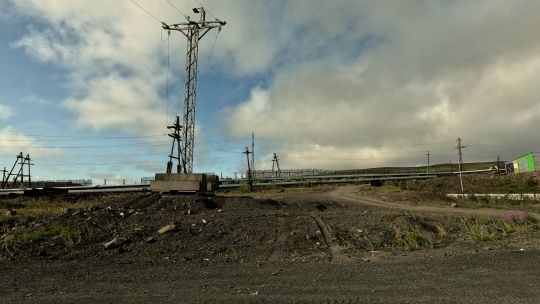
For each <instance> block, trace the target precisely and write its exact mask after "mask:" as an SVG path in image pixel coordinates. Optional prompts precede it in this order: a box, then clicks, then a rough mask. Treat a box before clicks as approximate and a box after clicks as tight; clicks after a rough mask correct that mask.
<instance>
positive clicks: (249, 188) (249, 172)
mask: <svg viewBox="0 0 540 304" xmlns="http://www.w3.org/2000/svg"><path fill="white" fill-rule="evenodd" d="M243 153H244V154H245V155H246V158H247V165H248V172H247V174H248V175H247V179H248V191H249V192H252V191H253V179H252V177H251V166H250V165H249V154H251V153H252V152H250V151H249V149H248V147H246V151H245V152H243Z"/></svg>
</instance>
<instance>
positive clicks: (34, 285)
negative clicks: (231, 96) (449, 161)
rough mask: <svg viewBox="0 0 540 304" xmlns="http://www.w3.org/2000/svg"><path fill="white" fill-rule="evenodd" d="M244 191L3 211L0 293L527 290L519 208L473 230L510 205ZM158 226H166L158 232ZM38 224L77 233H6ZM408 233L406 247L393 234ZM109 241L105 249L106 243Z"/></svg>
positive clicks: (503, 297)
mask: <svg viewBox="0 0 540 304" xmlns="http://www.w3.org/2000/svg"><path fill="white" fill-rule="evenodd" d="M253 196H254V197H255V198H253V197H248V196H242V195H239V194H226V195H224V194H222V195H218V196H216V197H196V196H162V195H159V194H122V195H113V194H109V195H103V196H96V197H92V198H91V199H92V200H95V201H96V202H97V203H96V204H95V206H90V207H85V208H73V209H68V210H66V211H65V212H62V214H60V215H56V216H48V217H41V218H26V219H25V220H24V221H21V222H17V221H14V220H13V219H11V220H10V219H9V218H6V217H4V218H3V223H0V226H2V230H1V232H0V233H1V235H0V237H1V238H2V239H1V241H0V245H1V248H0V256H2V257H3V258H2V259H1V260H0V303H20V302H25V303H27V302H30V303H59V302H63V303H96V302H99V303H119V302H123V303H149V302H151V303H155V302H160V303H161V302H166V303H179V302H182V303H365V302H367V303H509V302H512V303H537V302H538V301H539V300H540V290H539V289H538V288H537V287H538V286H539V284H540V276H539V275H538V274H539V273H540V266H539V263H538V256H539V255H538V254H539V253H540V234H539V230H538V222H537V221H535V220H534V218H528V217H526V215H527V214H524V215H523V217H521V218H522V219H523V220H520V221H521V222H516V223H514V222H512V223H510V224H508V225H514V226H512V227H511V228H513V229H514V230H512V231H509V232H505V234H504V235H501V234H497V235H498V237H496V238H494V239H490V240H486V241H478V240H474V239H472V238H471V236H470V234H469V233H468V230H467V229H468V228H470V227H477V226H479V225H480V224H479V222H478V217H479V216H481V217H482V218H492V217H494V218H496V220H497V221H504V219H505V215H506V214H507V213H508V212H513V211H511V210H497V212H496V213H491V212H484V211H482V213H481V214H479V213H478V210H475V209H470V210H469V211H467V210H468V209H459V208H457V209H456V208H450V207H448V206H440V207H437V206H433V205H432V206H423V207H420V208H419V207H418V205H417V204H413V203H403V202H392V201H384V200H381V199H380V198H374V197H369V196H367V195H366V190H365V186H352V187H351V186H346V187H337V188H327V187H317V188H307V189H292V190H286V191H283V190H275V191H265V192H259V193H255V194H253ZM57 199H58V198H54V197H53V198H49V200H50V202H51V204H54V202H55V200H57ZM63 199H66V198H65V197H64V198H63ZM67 199H71V200H73V201H74V202H75V201H77V200H78V199H80V198H77V197H71V198H69V197H68V198H67ZM85 199H90V198H85ZM3 200H4V201H0V206H8V205H9V206H16V205H17V204H22V205H24V204H25V202H26V201H27V200H36V199H35V198H34V199H33V198H19V199H3ZM456 210H461V211H459V212H456ZM463 210H465V211H463ZM487 211H489V210H487ZM482 223H484V222H482ZM486 223H487V224H485V225H488V226H489V225H494V224H493V223H495V222H493V223H492V222H486ZM169 224H174V225H175V227H176V230H175V231H174V232H171V233H167V234H164V235H160V234H158V233H157V231H158V230H159V229H160V228H161V227H163V226H166V225H169ZM482 225H484V224H482ZM51 227H63V228H69V229H70V230H69V231H74V232H76V233H71V234H68V236H69V237H66V235H63V236H62V237H59V236H47V237H41V238H39V237H34V238H32V239H29V238H28V237H27V238H26V239H17V238H16V236H17V235H19V236H20V235H21V234H20V233H19V234H17V230H19V231H21V229H22V230H24V229H26V230H34V231H39V230H40V229H41V230H43V231H49V230H46V229H50V228H51ZM482 227H483V226H482ZM441 228H442V229H443V231H442V232H444V233H442V232H441ZM499 232H500V231H499ZM411 233H412V234H411ZM500 233H502V232H500ZM408 236H412V240H413V241H414V242H416V243H415V244H419V245H420V246H419V248H418V250H412V248H411V247H407V246H404V245H403V241H404V240H409V239H408V238H407V239H406V237H408ZM115 238H116V240H117V246H112V247H114V248H112V249H105V246H104V244H105V243H107V242H109V241H111V240H113V239H115ZM8 240H9V241H8ZM426 241H427V243H426Z"/></svg>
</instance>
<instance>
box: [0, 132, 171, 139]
mask: <svg viewBox="0 0 540 304" xmlns="http://www.w3.org/2000/svg"><path fill="white" fill-rule="evenodd" d="M2 135H8V136H20V135H22V134H20V133H4V134H2ZM25 136H29V137H48V138H66V139H65V140H58V139H9V138H7V139H3V141H75V140H102V139H104V140H109V139H111V140H118V139H142V138H156V137H162V136H167V134H154V135H141V136H71V135H44V134H25Z"/></svg>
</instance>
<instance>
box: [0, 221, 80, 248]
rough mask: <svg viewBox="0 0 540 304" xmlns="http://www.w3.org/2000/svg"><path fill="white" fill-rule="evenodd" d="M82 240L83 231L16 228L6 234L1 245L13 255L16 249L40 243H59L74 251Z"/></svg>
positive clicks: (65, 228)
mask: <svg viewBox="0 0 540 304" xmlns="http://www.w3.org/2000/svg"><path fill="white" fill-rule="evenodd" d="M81 238H82V233H81V231H79V230H75V229H72V228H67V227H37V228H28V227H16V228H15V230H14V231H13V232H10V233H6V234H4V236H3V237H2V239H1V242H0V244H1V246H3V247H4V249H5V251H6V252H7V253H8V254H11V253H12V252H13V251H14V249H15V248H20V247H22V246H25V245H28V244H35V243H40V242H52V243H56V242H59V243H60V244H62V245H64V247H65V248H66V249H72V248H73V247H75V245H77V244H78V243H80V242H81Z"/></svg>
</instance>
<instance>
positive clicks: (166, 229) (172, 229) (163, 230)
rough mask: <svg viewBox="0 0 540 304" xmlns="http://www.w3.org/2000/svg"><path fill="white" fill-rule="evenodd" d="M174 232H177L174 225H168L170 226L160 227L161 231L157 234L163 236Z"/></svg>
mask: <svg viewBox="0 0 540 304" xmlns="http://www.w3.org/2000/svg"><path fill="white" fill-rule="evenodd" d="M176 230H177V229H176V225H174V224H170V225H167V226H164V227H161V229H159V230H158V233H159V234H161V235H164V234H167V233H171V232H176Z"/></svg>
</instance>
